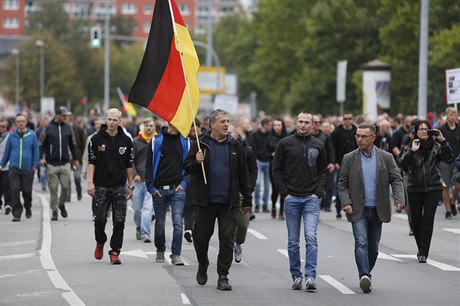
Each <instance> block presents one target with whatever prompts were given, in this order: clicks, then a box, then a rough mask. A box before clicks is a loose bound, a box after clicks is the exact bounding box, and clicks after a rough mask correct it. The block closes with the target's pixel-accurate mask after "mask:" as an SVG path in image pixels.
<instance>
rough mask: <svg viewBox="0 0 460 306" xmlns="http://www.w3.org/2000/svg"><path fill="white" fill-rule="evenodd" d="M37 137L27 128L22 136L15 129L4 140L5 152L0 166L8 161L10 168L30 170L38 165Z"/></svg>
mask: <svg viewBox="0 0 460 306" xmlns="http://www.w3.org/2000/svg"><path fill="white" fill-rule="evenodd" d="M38 153H39V152H38V139H37V135H36V134H35V132H33V131H32V130H31V129H29V128H27V132H26V133H25V134H24V136H22V137H20V136H19V133H18V129H15V130H14V131H13V132H12V133H11V134H10V137H9V138H8V141H7V142H6V148H5V154H3V159H2V162H1V164H0V165H1V166H2V167H3V166H5V165H6V164H7V163H8V161H10V167H11V168H17V169H25V170H30V169H32V167H35V168H37V167H38V155H39V154H38Z"/></svg>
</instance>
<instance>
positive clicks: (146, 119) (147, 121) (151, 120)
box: [142, 117, 154, 124]
mask: <svg viewBox="0 0 460 306" xmlns="http://www.w3.org/2000/svg"><path fill="white" fill-rule="evenodd" d="M149 122H154V120H153V118H152V117H147V118H145V119H144V120H143V121H142V123H144V124H147V123H149Z"/></svg>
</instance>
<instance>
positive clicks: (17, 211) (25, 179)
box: [9, 167, 35, 218]
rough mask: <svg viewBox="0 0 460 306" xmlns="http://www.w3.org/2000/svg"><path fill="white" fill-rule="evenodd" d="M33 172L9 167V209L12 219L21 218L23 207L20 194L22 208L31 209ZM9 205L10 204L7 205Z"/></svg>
mask: <svg viewBox="0 0 460 306" xmlns="http://www.w3.org/2000/svg"><path fill="white" fill-rule="evenodd" d="M34 174H35V172H34V170H32V169H18V168H13V167H10V170H9V179H10V188H11V208H12V209H13V217H17V218H21V215H22V211H23V207H22V204H21V199H20V194H21V192H22V197H23V198H24V208H25V209H30V208H31V207H32V185H33V183H34ZM9 204H10V203H9Z"/></svg>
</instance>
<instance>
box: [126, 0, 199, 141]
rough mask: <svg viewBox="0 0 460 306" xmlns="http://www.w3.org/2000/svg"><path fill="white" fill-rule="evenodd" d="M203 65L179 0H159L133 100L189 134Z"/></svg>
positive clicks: (131, 96)
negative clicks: (200, 68) (181, 11)
mask: <svg viewBox="0 0 460 306" xmlns="http://www.w3.org/2000/svg"><path fill="white" fill-rule="evenodd" d="M181 54H182V56H181ZM199 67H200V62H199V60H198V56H197V54H196V50H195V47H194V46H193V42H192V39H191V37H190V34H189V33H188V31H187V28H186V26H185V23H184V19H183V18H182V16H181V14H180V12H179V9H178V8H177V5H176V3H175V1H174V0H157V1H156V3H155V10H154V13H153V18H152V25H151V27H150V33H149V38H148V41H147V47H146V49H145V53H144V58H143V59H142V63H141V66H140V68H139V72H138V74H137V77H136V81H135V82H134V85H133V87H132V88H131V91H130V92H129V101H130V102H132V103H136V104H139V105H142V106H144V107H146V108H148V109H149V110H151V111H152V112H154V113H155V114H157V115H158V116H160V117H162V118H163V119H165V120H166V121H168V122H170V123H171V124H172V125H174V126H175V127H176V128H177V130H178V131H179V132H180V133H181V134H182V135H183V136H184V137H187V136H188V134H189V132H190V127H191V126H192V123H193V120H194V118H195V115H196V113H197V111H198V105H199V103H200V100H199V99H200V93H199V90H198V80H197V73H198V68H199ZM184 76H185V77H186V79H185V77H184ZM187 85H188V86H187ZM187 87H188V88H187Z"/></svg>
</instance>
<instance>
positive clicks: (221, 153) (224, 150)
mask: <svg viewBox="0 0 460 306" xmlns="http://www.w3.org/2000/svg"><path fill="white" fill-rule="evenodd" d="M230 139H231V136H230V135H228V137H227V139H226V140H225V141H223V142H218V141H216V140H214V139H213V138H210V139H209V147H210V149H211V153H210V154H211V163H210V167H209V168H210V169H209V178H208V184H209V186H208V192H209V198H208V201H209V202H210V203H222V204H226V203H229V192H230V156H229V149H228V146H229V141H230Z"/></svg>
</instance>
